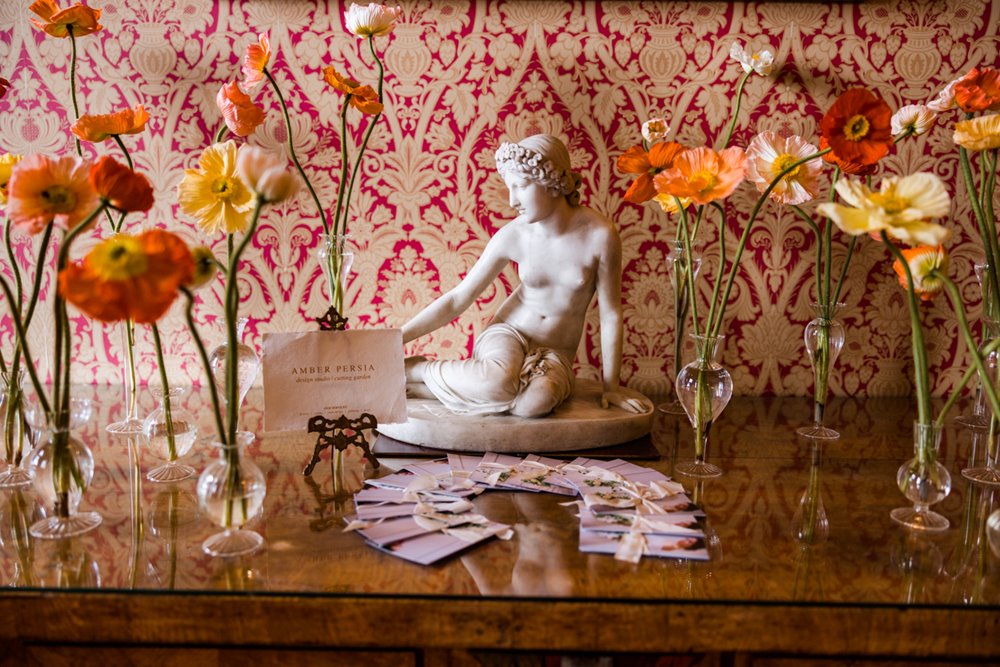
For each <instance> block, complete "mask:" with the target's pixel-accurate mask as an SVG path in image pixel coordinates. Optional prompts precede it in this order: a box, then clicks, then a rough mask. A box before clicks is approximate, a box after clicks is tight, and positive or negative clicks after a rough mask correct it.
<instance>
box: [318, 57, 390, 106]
mask: <svg viewBox="0 0 1000 667" xmlns="http://www.w3.org/2000/svg"><path fill="white" fill-rule="evenodd" d="M323 79H324V80H325V81H326V82H327V83H328V84H330V85H331V86H333V87H334V88H335V89H337V90H339V91H340V92H342V93H344V94H345V95H347V101H348V102H350V104H351V106H352V107H354V108H355V109H357V110H358V111H360V112H361V113H366V114H368V115H369V116H375V115H377V114H380V113H382V109H383V106H382V103H381V102H379V101H378V93H376V92H375V89H374V88H372V87H371V86H362V85H361V84H359V83H358V82H357V81H355V80H354V79H348V78H347V77H344V76H340V74H338V73H337V70H335V69H334V68H333V67H332V66H329V67H324V68H323Z"/></svg>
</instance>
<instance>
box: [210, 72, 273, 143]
mask: <svg viewBox="0 0 1000 667" xmlns="http://www.w3.org/2000/svg"><path fill="white" fill-rule="evenodd" d="M215 103H216V105H218V107H219V111H220V112H222V119H223V120H224V121H225V122H226V127H228V128H229V130H230V131H231V132H232V133H233V134H235V135H236V136H238V137H245V136H247V135H249V134H252V133H253V131H254V130H256V129H257V127H258V126H259V125H260V124H261V123H263V122H264V110H263V109H261V108H260V107H259V106H257V105H256V104H254V103H253V101H252V100H251V99H250V96H249V95H247V94H246V93H244V92H243V91H242V90H240V86H239V84H238V83H237V82H236V81H233V82H232V83H224V84H222V88H219V93H218V95H216V96H215Z"/></svg>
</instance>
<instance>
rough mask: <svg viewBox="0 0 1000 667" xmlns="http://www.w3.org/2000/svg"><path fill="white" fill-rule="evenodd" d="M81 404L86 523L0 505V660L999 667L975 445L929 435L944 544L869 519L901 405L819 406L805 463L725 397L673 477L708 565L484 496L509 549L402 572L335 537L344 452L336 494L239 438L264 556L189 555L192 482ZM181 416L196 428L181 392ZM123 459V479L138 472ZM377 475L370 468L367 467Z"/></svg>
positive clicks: (351, 468) (742, 401)
mask: <svg viewBox="0 0 1000 667" xmlns="http://www.w3.org/2000/svg"><path fill="white" fill-rule="evenodd" d="M81 391H82V393H83V395H89V396H91V397H93V398H94V399H95V401H96V402H97V405H98V410H97V412H96V415H95V418H94V419H93V421H92V422H91V423H90V424H89V425H88V426H87V428H86V429H84V430H83V431H82V433H81V436H82V438H83V439H84V440H85V441H86V442H88V443H89V444H90V445H91V447H92V449H93V452H94V457H95V460H96V473H95V477H94V481H93V483H92V485H91V488H90V489H89V490H88V492H87V494H86V496H85V498H84V502H83V506H82V507H83V508H84V509H96V510H98V511H100V512H101V514H102V515H103V516H104V524H103V525H102V526H101V527H100V528H98V529H97V530H95V531H93V532H92V533H90V534H87V535H85V536H82V537H79V538H75V539H71V540H66V541H63V542H57V543H53V542H45V541H39V540H30V541H25V540H23V539H18V536H17V535H15V534H13V533H12V531H13V530H14V528H15V526H16V522H17V521H18V520H24V519H25V517H26V516H27V517H30V515H32V514H33V513H35V512H36V511H37V510H36V509H35V507H34V498H33V495H32V494H31V493H29V492H23V493H18V492H9V491H8V492H2V493H0V545H2V548H0V583H2V584H5V585H7V586H9V588H7V589H5V590H4V592H2V593H0V642H2V646H3V650H0V664H30V661H31V660H32V659H34V660H43V661H58V659H62V658H65V657H66V656H72V657H73V662H74V664H76V665H79V664H87V662H86V660H85V659H84V658H85V657H86V656H91V657H92V658H93V659H94V661H95V662H104V663H105V664H108V655H109V654H108V651H111V652H112V653H111V655H117V656H125V655H127V656H128V660H129V661H131V662H134V663H136V664H140V663H142V662H143V658H141V656H146V657H147V658H148V657H149V656H151V655H153V656H161V657H162V655H163V652H164V651H169V650H170V649H172V648H174V647H180V646H185V647H197V648H196V650H194V651H193V652H188V653H187V654H186V655H187V656H188V657H189V658H191V657H192V656H202V657H205V656H206V655H210V656H215V657H216V658H218V656H224V655H228V656H232V655H236V653H239V652H240V651H243V652H245V651H248V650H251V649H254V650H260V651H263V652H264V653H267V654H268V655H280V652H281V651H286V650H293V649H294V651H295V653H294V655H295V656H297V658H296V660H295V662H294V663H291V664H305V662H308V660H307V658H308V659H312V658H313V657H315V658H316V659H317V660H318V661H320V662H321V661H322V660H328V659H329V656H330V654H329V653H328V651H337V652H338V653H337V654H336V655H339V656H341V657H343V656H345V655H346V656H350V657H353V659H354V660H353V661H355V662H358V663H364V664H379V661H380V660H381V661H382V662H383V663H384V664H407V663H410V664H432V663H435V662H437V663H439V664H465V663H463V662H462V660H463V659H466V658H468V656H469V655H473V654H469V653H466V651H473V652H475V651H490V650H499V649H503V650H515V651H529V652H547V653H551V652H554V653H558V654H571V653H576V652H590V653H600V654H619V653H643V654H668V653H701V654H710V656H714V658H712V659H714V660H716V661H717V660H719V659H721V660H723V662H727V661H732V660H736V661H737V662H742V663H746V662H750V661H753V662H754V663H755V664H758V663H759V664H765V663H766V662H767V661H768V660H772V661H773V660H777V659H778V658H775V657H774V656H781V655H787V654H796V655H810V656H856V657H864V656H868V657H884V656H904V657H938V658H944V657H949V658H969V659H971V658H986V657H993V656H1000V631H998V630H1000V560H998V559H997V557H996V556H994V555H993V554H992V553H991V552H990V550H989V548H988V543H987V539H986V533H985V527H984V526H985V517H986V516H987V515H988V514H989V513H990V512H991V511H992V510H993V509H994V508H995V507H997V506H1000V501H998V500H997V498H995V497H994V496H995V495H1000V494H994V493H992V492H991V491H989V490H984V489H982V488H980V487H974V486H970V485H969V484H968V483H967V482H966V481H965V480H964V479H963V478H962V477H961V476H960V474H959V471H960V470H961V468H962V467H963V466H964V465H965V464H966V462H967V461H969V460H970V459H981V458H982V456H983V454H982V452H983V449H984V445H983V444H982V443H981V442H980V441H979V438H975V439H974V438H973V432H972V431H969V430H962V429H957V428H952V427H949V428H948V429H947V430H946V433H945V437H944V444H943V448H942V458H943V462H944V463H945V465H946V466H947V467H948V469H949V470H950V471H951V473H952V475H953V479H954V483H953V489H952V492H951V494H950V495H949V496H948V498H947V499H946V500H945V501H944V502H943V503H941V505H940V507H939V508H938V509H940V511H941V512H942V513H943V514H945V515H946V516H947V517H948V518H949V519H950V520H951V523H952V528H951V529H950V530H948V531H947V532H945V533H943V534H939V535H937V536H934V537H927V536H921V535H915V534H911V533H908V532H907V531H905V530H903V529H901V528H899V527H897V526H895V525H894V524H893V523H892V521H891V520H890V518H889V511H890V510H891V509H892V508H894V507H897V506H901V505H904V504H906V501H905V499H904V498H903V496H902V495H901V494H900V492H899V490H898V489H897V487H896V484H895V475H896V470H897V469H898V467H899V466H900V464H901V463H902V462H903V461H904V460H906V459H907V458H909V456H911V455H912V436H911V421H912V412H911V402H910V401H907V400H905V399H900V400H897V399H882V400H877V399H869V400H853V399H841V400H838V401H836V402H835V403H834V404H833V405H832V407H831V409H830V411H829V413H828V415H829V423H830V424H831V425H833V426H835V427H837V428H838V429H839V430H840V431H841V433H842V436H843V437H842V438H841V439H840V440H838V441H835V442H830V443H827V444H825V445H823V446H822V447H821V448H817V447H816V446H814V445H812V444H811V443H810V442H808V441H805V440H802V439H800V438H797V437H796V436H795V428H796V427H797V426H800V425H802V424H803V423H805V422H806V421H807V420H808V417H809V414H810V404H809V401H808V399H803V398H763V399H761V398H736V399H734V400H733V402H732V403H731V404H730V406H729V407H728V408H727V409H726V411H725V412H724V413H723V416H722V418H721V419H720V421H719V422H718V424H717V425H716V427H715V431H714V434H713V443H714V444H713V451H711V452H710V459H711V460H712V461H713V462H715V463H717V464H719V465H721V466H722V468H723V469H724V470H725V474H724V475H723V476H722V477H721V478H718V479H716V480H711V481H707V482H703V483H698V484H693V483H691V482H690V481H689V480H684V479H683V478H681V480H682V481H685V484H686V485H687V486H688V487H689V489H690V491H691V493H693V494H694V495H695V496H696V499H697V500H698V502H700V503H701V504H702V505H703V507H704V510H705V512H706V513H707V514H708V520H709V527H710V530H709V548H710V553H711V560H710V561H709V562H689V561H676V560H667V559H657V558H645V559H643V560H642V561H641V562H640V563H638V564H636V565H630V564H627V563H623V562H620V561H617V560H614V559H613V558H611V557H610V556H599V555H585V554H581V553H580V552H579V551H578V549H577V526H578V522H577V520H576V518H575V517H574V516H573V512H572V511H571V510H570V509H569V508H566V507H562V506H560V505H559V502H560V501H561V500H563V499H562V498H559V497H556V496H551V495H547V494H537V495H536V494H528V493H514V492H510V493H503V492H487V493H485V494H483V495H482V496H480V497H479V498H478V499H477V501H476V504H477V507H478V509H479V510H480V511H481V512H482V513H483V514H485V515H486V516H487V517H489V518H491V519H494V520H497V521H502V522H505V523H508V524H511V525H512V526H513V527H514V530H515V536H514V538H513V539H512V540H510V541H507V542H504V541H498V540H494V541H492V542H489V543H487V544H484V545H480V546H478V547H475V548H474V549H472V550H470V551H468V552H466V553H464V554H462V555H461V556H459V557H455V558H453V559H451V560H449V561H447V562H445V563H444V564H441V565H437V566H432V567H421V566H417V565H413V564H410V563H407V562H405V561H401V560H398V559H396V558H393V557H391V556H389V555H386V554H383V553H380V552H378V551H376V550H374V549H372V548H370V547H367V546H365V545H364V544H363V542H362V540H361V538H360V537H359V536H358V535H355V534H350V533H343V532H342V530H341V527H342V525H343V524H342V517H343V516H344V514H345V513H347V512H349V510H350V507H351V500H350V493H351V490H352V489H354V488H356V487H357V485H358V483H359V482H360V479H361V476H362V474H363V473H362V471H361V469H360V468H361V466H360V465H359V461H360V459H359V458H355V457H348V459H347V461H348V462H347V464H346V465H345V467H344V470H343V475H342V477H341V478H340V479H335V478H334V475H333V474H332V471H331V467H330V466H329V464H328V463H327V462H325V461H324V463H321V464H320V465H319V466H317V468H316V470H315V472H314V473H313V475H312V477H311V478H305V477H303V475H302V474H301V471H302V468H303V466H304V465H305V464H306V462H307V461H308V460H309V457H310V455H311V453H312V446H313V441H312V440H311V439H310V438H309V437H308V436H306V435H305V434H300V435H299V434H296V435H282V436H262V437H259V438H258V440H257V442H256V443H255V445H254V446H253V447H252V449H251V450H250V452H251V455H252V456H253V457H254V460H255V461H256V462H257V464H258V465H259V466H260V467H261V469H262V470H263V471H264V473H265V474H266V477H267V484H268V492H267V498H266V501H265V504H264V511H263V516H261V517H260V518H258V519H256V520H255V521H254V523H253V524H252V526H251V527H253V528H254V529H256V530H258V531H259V532H261V533H262V534H263V535H264V536H265V538H266V540H267V546H266V549H265V550H264V551H262V552H260V553H258V554H256V555H253V556H250V557H243V558H237V559H231V560H222V559H213V558H210V557H208V556H206V555H205V554H204V553H202V552H201V550H200V544H201V542H202V540H203V539H204V538H205V537H206V536H208V535H209V534H211V533H212V532H215V530H216V529H215V528H214V526H212V525H211V524H210V523H209V522H208V521H207V519H205V518H204V517H202V516H200V515H199V513H198V509H197V501H196V498H195V490H194V489H195V479H194V478H192V479H189V480H186V481H184V482H181V483H178V484H175V485H157V484H152V483H149V482H147V481H145V480H143V481H142V483H141V485H137V484H136V481H135V480H136V477H137V476H136V475H134V474H132V473H133V472H134V468H133V466H132V464H130V458H129V448H130V444H129V442H128V441H127V440H125V439H121V438H112V437H111V436H109V435H107V434H106V433H105V432H104V425H105V424H106V423H109V422H110V421H113V420H114V419H117V418H118V417H119V415H118V414H117V410H118V402H117V400H116V399H117V397H118V396H117V392H115V391H113V390H111V389H98V388H91V387H86V388H82V389H81ZM143 400H144V402H145V409H149V410H151V409H152V408H153V407H154V405H153V402H152V399H151V397H148V396H143ZM186 400H187V407H188V408H189V409H190V410H191V411H192V412H193V413H195V414H197V415H199V421H200V422H201V423H202V425H203V426H205V427H206V428H207V427H208V426H209V425H210V423H211V422H210V419H209V418H208V414H207V411H206V408H205V405H206V403H205V397H204V396H202V395H200V394H195V395H193V396H191V397H189V398H188V399H186ZM261 401H262V396H261V393H260V392H259V390H255V391H254V392H251V395H250V398H249V402H248V406H247V408H246V409H245V410H244V426H245V427H247V428H250V429H254V430H256V431H257V432H258V433H259V432H260V426H261V417H262V406H261ZM960 407H961V406H960ZM691 437H692V436H691V431H690V429H689V428H688V427H687V425H686V422H684V421H683V420H682V419H681V418H678V417H675V416H671V415H659V416H658V417H657V421H656V426H655V431H654V434H653V443H654V444H655V446H656V448H657V450H658V451H659V452H660V453H661V455H662V458H660V459H659V460H655V461H643V462H642V463H644V464H645V465H650V466H654V467H657V468H659V469H661V470H663V471H665V472H667V473H668V474H669V473H670V471H671V469H672V466H673V464H674V462H675V461H677V460H680V459H683V458H685V457H690V456H691V454H692V448H691ZM140 455H141V467H142V470H143V472H144V471H146V470H148V469H149V468H151V467H152V466H153V465H155V464H156V462H155V461H153V460H152V459H151V457H150V456H149V455H148V454H145V455H143V454H142V452H141V450H140ZM209 456H210V454H209V452H208V451H207V448H205V447H196V449H195V452H194V453H193V454H191V455H190V456H189V457H188V461H187V462H188V463H190V464H192V465H194V466H195V467H196V468H199V469H201V468H202V467H204V465H205V463H206V462H207V461H208V460H209ZM401 464H402V462H401V461H399V460H384V461H383V465H382V470H391V469H393V468H397V467H399V466H400V465H401ZM368 474H371V471H368ZM811 475H812V476H813V479H814V480H816V481H818V484H816V485H814V488H818V490H819V494H820V499H821V501H822V503H823V506H824V508H825V513H826V515H827V517H828V522H829V529H828V536H826V538H825V539H823V535H822V534H820V535H817V536H816V539H813V540H811V541H812V543H808V542H809V540H803V539H800V535H801V534H802V532H803V525H804V524H803V522H804V519H803V517H802V515H801V513H798V514H797V509H798V508H799V506H800V500H801V499H802V497H803V494H804V492H806V490H807V489H808V486H809V480H810V476H811ZM137 487H139V488H137ZM806 528H808V526H806ZM805 532H808V530H806V531H805ZM820 532H822V531H820ZM274 651H278V652H279V653H278V654H275V653H274ZM344 651H352V652H351V653H343V652H344ZM353 651H358V653H353ZM150 652H152V653H150ZM206 652H207V653H206ZM264 653H261V654H260V655H264ZM475 655H480V654H478V653H476V654H475ZM5 656H6V657H5ZM137 656H139V657H137ZM457 656H464V657H462V658H461V659H460V658H459V657H457ZM321 658H322V660H321ZM212 659H215V658H211V659H210V660H209V661H211V660H212ZM218 659H219V660H222V658H218ZM81 661H82V662H81ZM112 662H117V661H115V660H112ZM348 662H351V660H348ZM779 662H780V661H779ZM324 664H329V663H328V662H327V663H324Z"/></svg>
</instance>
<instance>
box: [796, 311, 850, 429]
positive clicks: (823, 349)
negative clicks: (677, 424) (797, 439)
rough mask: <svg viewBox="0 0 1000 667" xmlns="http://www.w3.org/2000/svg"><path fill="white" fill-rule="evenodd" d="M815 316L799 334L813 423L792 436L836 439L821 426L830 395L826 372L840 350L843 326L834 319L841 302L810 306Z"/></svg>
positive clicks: (823, 422)
mask: <svg viewBox="0 0 1000 667" xmlns="http://www.w3.org/2000/svg"><path fill="white" fill-rule="evenodd" d="M812 307H813V309H814V310H815V311H816V317H815V318H813V319H812V320H810V321H809V323H808V324H806V328H805V331H804V332H803V334H802V337H803V340H804V342H805V346H806V354H807V355H809V363H810V365H811V366H812V371H813V424H812V426H803V427H801V428H799V429H798V430H797V431H796V433H798V434H799V435H801V436H802V437H804V438H810V439H812V440H836V439H837V438H839V437H840V433H838V432H837V431H836V430H834V429H832V428H829V427H828V426H826V425H825V419H826V407H827V400H828V398H829V395H830V372H831V371H832V370H833V365H834V364H835V363H836V362H837V357H838V356H839V355H840V351H841V350H842V349H843V347H844V339H845V333H844V325H843V324H841V322H840V320H838V319H837V312H838V311H839V310H840V309H841V308H843V307H844V304H843V303H842V302H837V303H814V304H812Z"/></svg>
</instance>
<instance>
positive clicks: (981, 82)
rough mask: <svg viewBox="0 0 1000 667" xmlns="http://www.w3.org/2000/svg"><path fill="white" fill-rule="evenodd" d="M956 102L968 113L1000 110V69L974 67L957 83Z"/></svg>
mask: <svg viewBox="0 0 1000 667" xmlns="http://www.w3.org/2000/svg"><path fill="white" fill-rule="evenodd" d="M955 102H956V103H957V104H958V106H960V107H961V108H962V110H963V111H965V112H966V113H979V112H980V111H1000V71H998V70H995V69H992V68H986V69H982V70H980V69H977V68H975V67H973V68H972V70H970V71H969V73H968V74H966V75H965V76H964V77H962V78H961V79H960V80H959V81H958V82H957V83H956V84H955Z"/></svg>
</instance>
